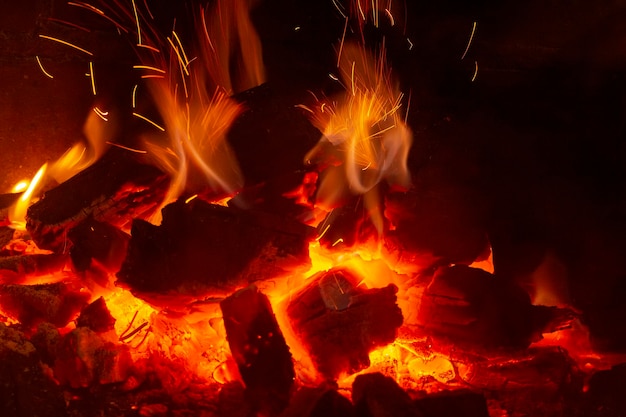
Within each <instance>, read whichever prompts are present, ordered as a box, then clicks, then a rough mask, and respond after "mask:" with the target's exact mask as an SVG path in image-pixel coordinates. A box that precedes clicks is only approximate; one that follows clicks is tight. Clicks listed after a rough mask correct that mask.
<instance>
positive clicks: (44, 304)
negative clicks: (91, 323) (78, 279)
mask: <svg viewBox="0 0 626 417" xmlns="http://www.w3.org/2000/svg"><path fill="white" fill-rule="evenodd" d="M88 299H89V295H88V294H86V293H84V292H80V291H78V290H74V289H72V288H71V287H70V286H69V285H66V284H64V283H62V282H58V283H54V284H41V285H18V284H15V285H13V284H11V285H3V286H1V287H0V306H1V307H2V310H3V311H4V312H6V313H7V314H8V315H10V316H12V317H14V318H16V319H17V320H19V321H20V323H21V324H22V325H23V326H25V327H27V328H34V327H35V326H37V325H38V324H39V323H43V322H49V323H52V324H54V325H55V326H57V327H64V326H65V325H67V324H68V323H69V321H70V320H72V319H73V318H74V317H75V316H76V315H77V314H78V312H79V311H80V309H81V308H82V307H83V306H85V305H86V304H87V300H88Z"/></svg>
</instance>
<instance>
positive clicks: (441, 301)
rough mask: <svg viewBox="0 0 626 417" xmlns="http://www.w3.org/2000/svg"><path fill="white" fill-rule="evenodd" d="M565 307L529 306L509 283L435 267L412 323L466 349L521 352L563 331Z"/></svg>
mask: <svg viewBox="0 0 626 417" xmlns="http://www.w3.org/2000/svg"><path fill="white" fill-rule="evenodd" d="M574 318H575V316H574V314H573V313H572V312H571V311H570V310H568V309H559V308H556V307H544V306H534V305H532V304H531V303H530V297H529V296H528V294H527V293H526V292H525V291H524V290H523V289H522V288H521V287H519V286H517V285H515V284H514V283H511V282H510V281H509V280H506V279H502V278H500V277H496V276H494V275H492V274H490V273H488V272H485V271H483V270H481V269H476V268H470V267H468V266H464V265H456V266H452V267H441V268H438V269H437V271H436V272H435V274H434V277H433V279H432V281H431V283H430V284H429V286H428V287H427V288H426V290H425V291H424V295H423V296H422V300H421V303H420V308H419V312H418V317H417V322H418V324H419V325H420V326H421V327H423V328H424V331H426V332H427V333H429V334H432V335H434V336H440V337H445V338H447V339H449V340H450V341H452V342H453V343H456V344H457V345H459V346H460V347H467V348H479V349H483V348H487V349H490V348H498V347H510V348H525V347H528V346H529V345H530V344H531V343H532V342H535V341H538V340H540V339H541V337H542V336H541V334H542V333H544V332H551V331H554V330H557V329H560V328H564V327H567V326H568V325H569V322H571V320H573V319H574Z"/></svg>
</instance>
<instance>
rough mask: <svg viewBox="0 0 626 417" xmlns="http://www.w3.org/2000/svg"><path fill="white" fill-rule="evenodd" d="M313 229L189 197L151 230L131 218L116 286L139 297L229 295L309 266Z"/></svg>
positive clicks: (170, 207)
mask: <svg viewBox="0 0 626 417" xmlns="http://www.w3.org/2000/svg"><path fill="white" fill-rule="evenodd" d="M312 238H313V229H312V228H310V227H308V226H305V225H303V224H301V223H299V222H296V221H290V220H289V219H285V218H282V217H279V216H274V215H271V214H268V213H262V212H256V211H249V210H242V209H238V208H234V207H223V206H218V205H213V204H209V203H206V202H204V201H202V200H200V199H194V200H192V201H190V202H189V203H185V202H184V201H178V202H175V203H172V204H170V205H168V206H167V207H165V208H164V209H163V222H162V224H161V225H160V226H154V225H152V224H149V223H147V222H145V221H142V220H136V221H135V222H134V223H133V226H132V230H131V239H130V242H129V246H128V252H127V255H126V259H125V260H124V263H123V264H122V268H121V270H120V271H119V272H118V274H117V277H118V280H119V281H118V282H119V283H120V284H123V285H126V286H128V287H130V288H131V289H132V290H134V291H138V292H143V293H155V292H160V293H163V292H168V291H175V292H177V293H179V294H186V295H194V296H198V297H200V296H203V295H207V294H209V293H210V294H212V295H219V294H225V295H227V294H229V293H231V292H232V291H233V290H235V289H236V288H238V287H239V288H241V287H243V286H246V285H248V284H250V283H252V282H254V281H258V280H265V279H269V278H272V277H275V276H277V275H280V274H283V273H285V271H290V270H292V269H294V268H299V267H307V265H310V259H309V255H308V243H309V241H310V240H311V239H312Z"/></svg>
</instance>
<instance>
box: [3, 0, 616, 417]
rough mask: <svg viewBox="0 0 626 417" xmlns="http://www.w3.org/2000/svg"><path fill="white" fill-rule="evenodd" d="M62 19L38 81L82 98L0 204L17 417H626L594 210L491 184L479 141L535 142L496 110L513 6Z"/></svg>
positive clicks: (242, 7) (609, 265)
mask: <svg viewBox="0 0 626 417" xmlns="http://www.w3.org/2000/svg"><path fill="white" fill-rule="evenodd" d="M43 3H44V2H41V4H43ZM52 3H53V4H54V7H53V8H52V9H50V10H48V9H46V10H45V13H44V12H43V9H42V10H41V12H42V13H41V16H39V17H38V18H37V19H39V20H38V22H37V25H38V26H37V32H39V31H41V32H42V33H37V36H33V38H36V42H37V45H40V44H41V45H42V46H41V47H37V49H39V48H45V53H40V54H38V55H36V56H34V57H33V59H32V62H31V64H32V65H31V66H32V67H33V68H34V70H33V71H35V72H34V73H35V74H37V77H39V78H37V79H36V80H37V81H35V80H31V81H32V82H33V83H35V82H36V83H43V82H44V81H45V84H37V85H40V86H43V85H46V86H48V85H56V84H55V83H60V82H64V83H66V84H65V85H72V87H73V89H74V90H76V92H74V93H76V94H78V92H79V91H82V92H83V93H84V95H85V100H87V98H88V100H92V101H93V102H92V103H91V104H90V105H89V106H85V109H87V112H86V113H87V114H88V116H87V121H86V122H85V123H84V126H82V136H83V138H84V139H82V140H79V141H77V142H76V143H71V142H72V141H70V143H68V144H67V145H68V146H67V147H68V150H67V151H66V152H65V153H63V149H62V148H61V149H57V148H55V147H51V148H50V149H49V150H48V152H46V155H45V158H44V159H47V160H43V161H38V163H39V164H41V166H40V167H32V169H30V168H29V169H28V170H27V169H23V170H17V169H16V170H17V171H19V172H12V173H11V176H12V177H15V178H11V180H10V181H9V180H6V181H5V182H6V184H4V185H5V189H4V190H2V191H5V192H6V194H2V195H0V214H1V216H2V217H1V218H0V385H1V386H2V387H3V389H0V404H1V405H3V406H4V408H5V410H6V412H7V413H8V414H9V415H11V416H16V417H27V416H28V417H30V416H34V415H53V416H57V415H58V416H75V417H83V416H95V415H106V416H111V417H117V416H186V415H194V416H196V415H197V416H238V415H241V416H244V415H245V416H252V415H255V416H277V417H291V416H308V417H314V416H316V417H317V416H373V417H378V416H381V417H382V416H407V417H409V416H415V417H443V416H449V415H458V416H467V417H488V416H490V417H495V416H502V417H504V416H511V417H514V416H526V415H545V416H555V417H556V416H564V415H565V416H583V415H584V416H598V417H600V416H601V417H618V416H622V415H624V412H625V410H626V405H625V404H624V395H623V394H624V392H623V391H624V390H623V384H621V381H622V380H623V379H624V375H625V372H624V361H625V360H626V359H625V358H626V357H624V356H623V353H624V352H623V351H624V346H625V345H626V343H625V342H624V341H625V340H626V339H625V338H624V336H623V334H624V332H623V325H622V323H621V322H620V320H623V319H624V318H626V310H625V309H624V308H623V303H622V299H621V296H622V295H624V294H623V291H621V292H620V291H618V290H619V289H620V288H623V285H622V284H621V277H623V268H622V262H621V251H620V248H621V249H623V248H624V247H625V246H626V245H624V244H623V237H621V236H620V237H619V238H618V237H614V238H613V234H604V232H601V231H600V230H601V228H600V226H599V225H598V224H596V223H595V222H593V221H591V220H589V218H588V217H593V215H594V213H595V214H598V213H600V212H608V209H605V208H604V207H599V208H598V207H596V206H594V205H593V204H591V203H587V202H585V201H584V199H582V198H580V197H579V196H578V195H577V194H576V193H577V191H578V190H577V189H568V188H567V187H561V185H562V184H561V183H560V182H559V181H558V180H557V179H546V178H544V177H547V176H548V174H547V173H545V172H535V170H534V168H533V167H532V166H525V165H524V167H523V168H524V169H523V172H524V176H526V175H528V176H531V175H534V176H537V178H538V179H540V180H541V181H537V183H536V184H534V183H531V182H524V184H525V187H526V188H527V189H526V188H524V189H523V190H521V191H520V190H514V191H515V192H514V191H511V190H510V189H509V188H508V187H509V186H508V185H504V186H503V185H502V184H500V182H499V181H501V178H499V177H498V175H499V174H500V175H505V174H506V175H509V176H514V175H518V174H512V173H511V171H509V170H510V169H512V168H510V167H509V166H506V167H505V166H504V165H506V164H507V161H508V162H509V163H511V164H512V163H513V162H512V161H514V160H515V158H512V159H508V160H507V159H502V160H500V159H499V158H496V157H495V156H494V155H497V156H499V157H502V155H505V154H507V153H508V152H511V149H514V148H511V149H508V148H507V149H504V148H506V146H508V145H502V143H501V142H502V141H498V142H496V141H492V140H491V139H490V138H491V136H494V135H495V136H498V135H507V136H511V137H512V141H513V143H514V144H515V145H516V146H517V147H519V148H520V149H518V150H520V152H527V151H525V148H524V147H523V146H521V145H519V142H524V141H525V140H526V139H527V138H526V136H532V134H533V133H532V132H531V133H526V134H522V133H520V132H524V130H523V129H521V128H520V126H518V125H514V124H511V126H512V127H508V126H506V122H505V121H506V120H507V118H506V117H504V116H502V114H507V115H508V116H507V117H510V118H511V119H512V120H517V119H515V118H522V119H523V123H526V122H528V123H531V121H532V117H529V119H530V120H526V119H525V118H524V117H521V116H519V115H518V113H515V116H514V117H513V116H511V115H510V114H508V113H506V111H508V110H505V109H498V110H499V111H501V112H503V113H502V114H500V113H498V111H495V110H493V109H491V110H490V111H491V112H493V114H491V113H489V112H488V111H487V110H486V109H487V108H488V107H486V106H487V105H486V104H485V103H486V102H488V101H490V100H492V99H494V97H492V96H491V94H495V93H493V91H494V90H496V91H498V93H497V94H496V97H497V98H500V97H501V95H502V92H501V91H500V88H499V87H497V88H496V87H494V85H492V84H490V83H489V82H488V81H484V80H486V79H489V77H492V79H495V78H497V77H502V74H497V72H498V71H497V70H494V65H495V64H494V62H490V63H486V64H485V65H482V64H481V75H480V77H478V73H477V71H478V58H479V57H480V56H481V55H480V54H481V53H482V54H486V56H487V57H491V58H493V56H491V55H489V54H490V53H491V54H495V53H496V52H494V51H492V50H491V51H490V50H489V48H492V49H494V50H498V48H502V46H501V45H500V44H498V43H497V42H495V41H491V43H490V42H489V41H486V40H481V39H484V38H481V37H482V36H483V35H482V31H485V32H487V31H489V30H495V27H496V26H497V25H496V24H495V23H494V22H493V18H494V17H493V16H495V15H498V16H500V15H501V14H502V13H503V12H502V13H501V12H497V13H496V12H493V13H495V14H490V13H488V12H487V11H486V10H483V9H482V8H481V7H478V6H476V7H477V9H476V10H477V13H478V12H480V13H478V14H479V15H480V16H482V17H483V18H484V19H483V20H482V21H481V20H477V17H476V16H474V15H473V14H472V13H465V12H463V13H462V14H461V15H462V16H463V18H462V19H461V18H460V17H459V16H461V15H459V16H456V17H454V16H452V15H450V14H449V13H447V12H444V11H443V10H442V9H439V6H434V5H433V6H432V8H431V6H429V7H426V6H424V5H413V4H408V2H405V3H404V4H400V3H398V2H392V1H380V2H379V1H376V2H374V1H364V0H345V1H341V0H329V1H328V2H326V3H327V4H322V3H318V2H315V1H303V2H296V5H294V4H291V3H290V2H287V1H276V2H269V1H267V2H264V1H259V2H257V1H248V0H233V1H226V0H207V1H199V0H188V1H186V2H183V3H181V4H178V3H176V2H167V1H157V0H155V1H143V2H139V1H136V0H115V1H113V2H107V1H104V0H92V1H86V2H82V1H80V2H66V1H65V0H63V1H61V0H58V1H57V0H54V1H53V2H52ZM531 3H533V4H534V2H531ZM38 4H39V5H40V6H41V4H40V3H38ZM46 4H48V3H46ZM3 7H4V6H3ZM10 7H11V8H14V10H21V9H20V8H21V7H22V6H19V5H12V6H10ZM41 7H43V6H41ZM412 7H415V9H411V8H412ZM459 7H460V6H459ZM502 7H503V9H502V10H509V9H512V8H513V6H507V7H509V9H507V8H505V7H504V6H502ZM533 7H539V6H536V5H535V6H533ZM545 7H547V6H545ZM12 10H13V9H12ZM463 10H465V9H463ZM542 10H543V9H542ZM577 10H578V11H579V12H580V11H581V10H582V9H577ZM606 10H608V9H606ZM22 12H24V11H23V10H22ZM581 13H582V12H581ZM422 14H423V15H422ZM470 14H471V15H472V16H469V15H470ZM276 16H282V17H284V20H281V19H276ZM0 19H2V18H0ZM33 19H34V17H33ZM431 19H432V22H431ZM490 19H491V20H490ZM459 20H462V24H461V23H459V22H458V21H459ZM443 21H445V23H446V24H443ZM433 22H434V23H433ZM451 22H456V23H459V27H458V29H454V30H451V29H449V26H450V25H449V23H451ZM420 24H421V26H420V28H419V29H414V28H413V25H420ZM322 27H323V28H325V29H324V30H323V31H322V30H320V28H322ZM444 28H447V29H444ZM15 30H18V31H19V30H22V29H21V28H16V29H15ZM468 30H469V33H468ZM499 30H501V31H502V30H503V29H499ZM468 36H469V39H468ZM447 37H449V38H450V39H454V40H453V41H451V40H450V39H448V38H447ZM103 40H106V42H103ZM431 42H432V45H435V44H437V46H436V47H435V46H428V45H431ZM438 42H441V43H442V45H439V44H438ZM481 42H482V43H481ZM507 42H511V40H510V39H509V40H508V41H507ZM44 45H45V46H44ZM129 45H130V46H129ZM333 47H334V50H333ZM54 48H56V49H54ZM431 48H432V50H435V49H436V50H437V52H436V53H435V52H433V51H432V50H431ZM448 48H449V49H450V51H448ZM481 48H482V49H481ZM476 50H480V53H478V52H476ZM42 51H44V49H42ZM442 51H444V52H442ZM28 53H29V54H30V52H28ZM446 54H450V55H451V56H454V62H453V60H452V59H449V58H447V55H446ZM444 55H445V57H444ZM425 57H434V58H435V59H436V60H438V61H437V63H436V64H429V63H427V62H422V59H423V58H425ZM459 58H460V59H459ZM486 60H487V61H488V59H486ZM418 61H419V62H418ZM66 62H70V64H69V66H82V67H81V69H80V71H78V72H76V71H75V72H73V73H71V74H73V77H69V74H70V73H65V72H63V71H62V69H63V67H64V65H66V64H64V63H66ZM113 62H115V64H113ZM529 65H530V64H529ZM428 68H430V69H432V73H430V72H429V69H428ZM442 69H443V70H442ZM514 69H516V70H517V68H514ZM109 72H112V73H115V74H111V73H109ZM443 72H445V73H446V74H448V75H445V74H443ZM450 73H454V74H452V75H450ZM32 78H34V76H33V77H32ZM422 78H423V79H422ZM60 79H63V80H64V81H60ZM461 79H462V80H461ZM41 80H44V81H41ZM76 80H79V81H80V83H79V82H77V81H76ZM442 80H443V81H442ZM444 81H445V83H444ZM497 82H498V81H491V83H495V84H497ZM500 82H502V80H500ZM448 83H449V84H448ZM480 83H483V84H480ZM540 87H541V88H540V90H541V91H544V90H546V88H544V87H545V86H544V85H540ZM42 88H52V87H42ZM480 89H483V90H480ZM450 90H454V92H450ZM477 90H480V92H477ZM524 90H525V88H524ZM505 92H506V94H514V95H515V97H519V96H524V95H525V94H526V92H524V93H521V92H519V91H505ZM69 93H71V92H68V94H69ZM81 94H82V93H81ZM476 96H478V97H481V98H480V99H477V98H476ZM513 101H514V100H513ZM444 102H445V103H444ZM468 103H473V104H474V105H476V106H485V107H482V110H484V111H485V112H484V113H483V112H481V111H478V110H468V109H466V108H464V107H463V105H467V104H468ZM507 106H509V104H507ZM67 107H68V108H67V112H65V113H63V114H64V115H67V116H68V117H70V116H71V118H72V121H71V123H73V124H72V126H74V127H76V129H74V130H73V131H72V133H73V134H76V132H79V131H80V126H79V125H77V124H76V123H78V122H77V121H76V120H73V119H75V118H76V114H74V112H73V111H72V109H71V108H70V106H67ZM459 107H463V109H461V110H459ZM507 109H508V108H507ZM568 109H569V108H566V110H562V113H558V114H556V115H553V116H554V117H567V116H563V114H566V113H567V112H568V111H569V110H568ZM515 110H519V108H517V107H516V108H515ZM467 112H470V113H472V114H474V113H476V114H477V115H476V116H472V117H470V116H467V115H466V113H467ZM485 114H489V115H490V116H486V115H485ZM523 114H528V113H523ZM568 114H569V113H568ZM532 115H534V117H538V115H537V113H532ZM559 115H560V116H559ZM492 118H493V119H494V120H495V121H494V120H492ZM596 118H597V120H600V121H602V120H604V119H603V118H602V117H600V116H596ZM80 122H81V123H82V120H81V121H80ZM58 123H64V122H62V121H59V122H58ZM68 123H70V122H69V121H68ZM511 123H513V121H511ZM483 124H485V125H486V126H487V127H488V128H485V127H483ZM598 124H599V125H600V123H598ZM68 126H69V125H68ZM478 126H480V127H478ZM523 126H524V128H526V124H524V125H523ZM26 127H27V126H25V128H26ZM64 127H65V126H64ZM492 129H493V131H492ZM529 129H530V127H529ZM1 132H2V131H0V133H1ZM485 135H488V136H489V137H488V138H485V137H484V136H485ZM474 136H476V137H474ZM520 138H522V139H524V140H522V139H520ZM492 142H493V143H492ZM2 149H3V150H8V147H7V146H5V145H2ZM30 149H31V148H30V147H27V148H26V149H25V151H30ZM496 150H497V153H496ZM57 151H58V152H57ZM546 152H548V154H549V152H550V150H547V151H546ZM559 152H561V150H559ZM492 153H494V155H492ZM553 153H556V152H553ZM527 154H528V155H526V157H528V158H530V159H531V161H532V160H533V158H535V160H538V157H536V156H533V155H531V154H530V153H529V152H527ZM59 155H60V156H59ZM516 156H517V155H516ZM32 159H33V160H36V159H37V158H32ZM492 159H493V160H492ZM494 160H497V161H494ZM33 163H34V162H33ZM27 171H29V172H30V173H31V174H34V175H33V177H32V178H31V179H29V180H23V181H19V182H18V179H20V178H21V177H22V175H23V174H25V173H27ZM31 171H32V172H31ZM546 171H547V169H546ZM549 172H552V171H549ZM552 174H554V172H552ZM544 180H545V181H544ZM502 181H503V180H502ZM9 182H10V184H9ZM544 182H545V184H547V185H545V184H544ZM531 184H532V185H537V184H541V188H540V189H539V191H535V190H534V189H533V187H532V186H531ZM537 186H538V187H539V185H537ZM500 188H502V189H503V190H500ZM511 188H514V187H511ZM555 190H558V192H557V191H555ZM562 190H565V191H562ZM511 193H513V194H511ZM568 193H569V194H568ZM509 195H512V196H511V197H510V196H509ZM555 195H556V197H555ZM563 195H566V196H569V197H568V198H569V200H566V202H565V203H564V202H561V201H558V200H559V197H558V196H563ZM527 197H528V198H527ZM531 197H532V198H535V199H538V200H539V201H540V203H534V202H533V201H532V198H531ZM572 201H573V202H575V203H576V204H573V205H578V206H580V207H582V209H581V211H582V212H584V213H585V215H584V216H578V215H577V214H574V213H573V212H571V211H564V213H566V214H565V215H563V216H562V215H561V212H560V211H559V209H560V210H565V208H564V206H568V207H569V205H568V204H567V203H568V202H572ZM533 204H537V205H535V206H533ZM542 204H543V205H542ZM597 204H600V203H597ZM570 205H572V204H570ZM505 208H507V209H508V211H507V210H504V209H505ZM603 210H604V211H603ZM544 211H545V212H546V213H547V214H544ZM522 212H523V213H522ZM527 212H528V213H527ZM587 213H590V214H589V216H587ZM613 217H616V215H615V216H613ZM613 217H611V218H613ZM606 221H607V222H609V221H608V220H606ZM598 223H600V220H598ZM618 223H619V222H618ZM607 224H608V223H607ZM611 224H612V223H611ZM619 225H621V223H619ZM603 226H606V225H604V224H603ZM573 229H577V230H578V231H577V233H580V236H578V235H577V236H576V238H577V239H575V238H574V235H573V234H572V233H573V232H572V230H573ZM615 230H622V229H620V228H619V227H615ZM581 239H582V240H585V239H586V240H585V243H582V244H578V243H575V241H576V242H578V240H581ZM603 239H604V240H603ZM611 239H613V240H611ZM587 240H588V241H589V242H591V241H594V242H595V241H598V242H600V243H598V245H596V244H591V243H587ZM607 242H609V243H610V242H613V243H615V244H614V245H612V246H611V245H610V244H607ZM600 246H603V247H604V249H605V250H601V249H599V248H600ZM590 255H593V256H592V257H591V258H592V260H589V259H587V258H585V257H586V256H590ZM600 264H601V265H600ZM616 271H617V272H616ZM603 274H604V275H606V277H604V276H603ZM620 274H621V275H620ZM589 277H593V278H589ZM590 281H594V282H591V284H590ZM595 281H598V282H595ZM620 326H622V327H620Z"/></svg>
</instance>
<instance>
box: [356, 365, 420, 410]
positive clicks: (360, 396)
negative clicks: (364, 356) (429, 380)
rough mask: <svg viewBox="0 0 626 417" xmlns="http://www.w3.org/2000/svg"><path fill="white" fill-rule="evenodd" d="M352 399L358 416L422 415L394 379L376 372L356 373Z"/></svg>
mask: <svg viewBox="0 0 626 417" xmlns="http://www.w3.org/2000/svg"><path fill="white" fill-rule="evenodd" d="M352 401H353V402H354V406H355V409H356V412H357V415H358V416H359V417H388V416H394V417H421V416H423V415H424V414H422V413H421V412H420V411H419V409H418V408H417V407H416V406H415V405H414V404H413V402H412V401H411V398H410V397H409V394H407V393H406V392H405V391H404V390H403V389H402V388H400V386H399V385H398V384H397V383H396V381H394V380H393V379H392V378H390V377H388V376H384V375H383V374H380V373H378V372H376V373H372V374H364V375H358V376H357V377H356V378H355V379H354V383H353V384H352ZM428 417H430V416H428Z"/></svg>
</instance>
